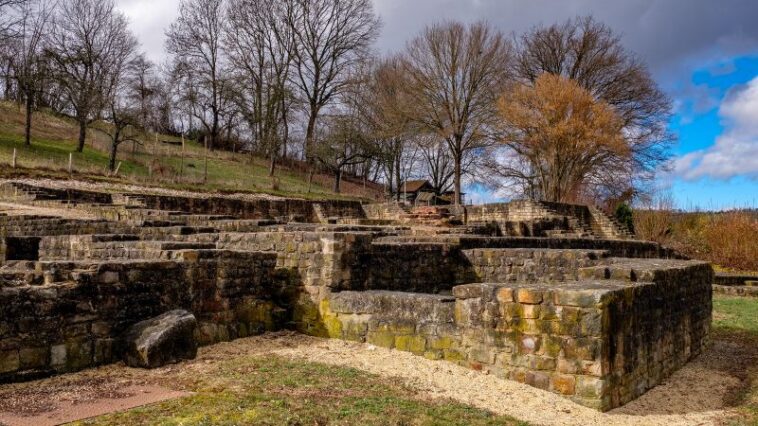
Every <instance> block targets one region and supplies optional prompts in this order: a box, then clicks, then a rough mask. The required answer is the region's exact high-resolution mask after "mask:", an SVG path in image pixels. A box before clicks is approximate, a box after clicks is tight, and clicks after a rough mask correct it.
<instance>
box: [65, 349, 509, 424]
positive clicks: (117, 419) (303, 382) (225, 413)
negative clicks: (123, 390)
mask: <svg viewBox="0 0 758 426" xmlns="http://www.w3.org/2000/svg"><path fill="white" fill-rule="evenodd" d="M186 380H190V381H191V383H190V384H189V386H188V387H189V389H190V390H192V391H194V392H196V394H195V395H194V396H190V397H187V398H182V399H177V400H172V401H167V402H164V403H160V404H156V405H151V406H147V407H143V408H137V409H133V410H130V411H127V412H124V413H116V414H110V415H106V416H102V417H99V418H96V419H93V420H89V421H84V422H81V423H79V424H83V425H127V424H128V425H153V424H161V425H246V424H263V425H326V424H330V425H359V424H365V425H521V424H524V423H521V422H518V421H516V420H514V419H512V418H509V417H503V416H496V415H494V414H491V413H489V412H487V411H484V410H480V409H476V408H472V407H469V406H466V405H462V404H459V403H456V402H450V401H442V400H431V401H430V400H423V399H419V398H418V397H417V396H415V395H414V392H413V391H412V390H410V389H408V388H406V387H404V386H403V385H400V384H398V383H396V380H391V379H386V378H380V377H378V376H374V375H371V374H368V373H366V372H363V371H360V370H356V369H353V368H344V367H334V366H327V365H323V364H319V363H312V362H305V361H290V360H286V359H283V358H279V357H276V356H267V357H265V358H264V357H255V356H252V357H240V358H235V359H233V360H230V361H223V362H220V363H219V364H218V367H217V368H216V369H215V371H214V372H213V373H212V374H204V375H200V376H196V377H191V378H190V377H187V378H186Z"/></svg>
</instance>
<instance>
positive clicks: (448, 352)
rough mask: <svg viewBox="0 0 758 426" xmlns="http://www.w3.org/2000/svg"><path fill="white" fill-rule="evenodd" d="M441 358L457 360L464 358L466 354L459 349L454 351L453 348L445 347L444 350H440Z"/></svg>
mask: <svg viewBox="0 0 758 426" xmlns="http://www.w3.org/2000/svg"><path fill="white" fill-rule="evenodd" d="M442 358H443V359H444V360H445V361H453V362H457V361H463V360H465V359H466V356H465V355H464V354H463V353H462V352H460V351H456V350H453V349H445V350H444V351H442Z"/></svg>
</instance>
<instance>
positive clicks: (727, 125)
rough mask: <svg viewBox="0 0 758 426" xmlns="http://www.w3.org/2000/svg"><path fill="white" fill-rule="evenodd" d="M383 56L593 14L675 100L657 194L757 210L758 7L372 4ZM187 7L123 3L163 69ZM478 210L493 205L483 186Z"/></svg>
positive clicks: (579, 1) (163, 1)
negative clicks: (455, 32) (168, 39)
mask: <svg viewBox="0 0 758 426" xmlns="http://www.w3.org/2000/svg"><path fill="white" fill-rule="evenodd" d="M373 1H374V7H375V11H376V13H377V14H378V15H379V16H380V18H381V20H382V24H383V26H382V32H381V36H380V37H379V39H378V40H377V44H376V49H377V51H379V52H392V51H397V50H400V49H402V48H403V47H404V46H405V43H406V41H407V40H408V39H410V38H411V37H413V36H414V35H415V34H417V33H418V32H419V31H420V30H421V29H422V28H423V27H424V26H426V25H428V24H432V23H435V22H438V21H443V20H459V21H464V22H471V21H477V20H485V21H487V22H489V23H490V24H492V25H494V26H496V27H498V28H499V29H500V30H501V31H503V32H505V33H507V34H519V33H522V32H524V31H525V30H528V29H529V28H531V27H533V26H535V25H542V24H545V25H549V24H552V23H554V22H562V21H565V20H566V19H569V18H573V17H576V16H584V15H588V14H592V15H594V16H595V18H596V19H597V20H599V21H602V22H604V23H606V24H607V25H609V26H610V27H611V28H612V29H613V30H614V31H615V32H616V33H617V34H619V35H620V36H621V38H622V43H623V44H624V46H625V47H626V48H627V49H628V50H629V51H631V52H633V53H634V54H636V55H637V56H638V57H639V58H641V59H642V60H643V61H645V62H646V63H647V64H648V67H649V68H650V71H651V73H652V74H653V76H654V78H655V79H656V81H657V82H658V84H659V85H660V87H661V88H662V89H663V90H664V91H665V92H666V93H667V94H668V95H669V96H670V97H671V99H672V101H673V105H674V111H673V112H674V115H673V117H672V119H671V122H670V129H671V131H672V132H673V133H674V134H675V135H676V136H677V143H676V145H675V147H674V148H673V150H672V153H673V155H674V158H673V162H672V168H671V171H670V172H668V173H665V174H661V176H660V177H659V178H658V186H660V187H661V188H662V190H663V191H670V192H671V193H672V195H673V196H674V198H675V200H676V202H677V204H678V206H679V207H681V208H687V209H694V208H701V209H710V210H715V209H723V208H731V207H753V208H758V25H756V22H758V1H756V0H623V1H621V0H617V1H609V0H373ZM178 3H179V0H116V4H117V6H118V7H119V9H121V10H122V11H123V12H124V13H125V14H126V15H127V16H128V17H129V19H130V25H131V28H132V30H133V31H134V32H135V34H137V36H138V37H139V39H140V41H141V43H142V48H143V49H144V50H145V51H146V52H147V54H148V56H149V57H150V58H152V59H153V60H155V61H157V62H162V61H163V57H164V56H163V43H164V40H165V36H164V32H165V29H166V28H167V27H168V25H169V24H170V23H171V22H172V21H173V20H174V19H175V18H176V14H177V5H178ZM469 195H470V196H471V198H472V199H473V201H475V202H482V201H495V200H497V198H498V197H497V195H494V194H492V193H490V192H488V191H486V190H484V189H483V188H481V187H476V188H469Z"/></svg>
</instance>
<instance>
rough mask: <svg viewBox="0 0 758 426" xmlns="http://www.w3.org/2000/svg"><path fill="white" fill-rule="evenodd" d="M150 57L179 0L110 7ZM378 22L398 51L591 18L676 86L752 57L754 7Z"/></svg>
mask: <svg viewBox="0 0 758 426" xmlns="http://www.w3.org/2000/svg"><path fill="white" fill-rule="evenodd" d="M116 2H117V4H118V6H119V7H120V8H121V9H122V10H124V11H125V12H126V13H127V15H128V16H129V17H130V19H131V22H132V27H133V28H134V30H135V32H136V33H137V34H138V35H139V37H140V39H141V41H142V44H143V46H144V48H145V50H147V52H148V53H149V54H150V56H151V57H152V58H153V59H155V60H159V59H160V57H161V56H162V49H163V40H164V36H163V33H164V30H165V28H166V27H167V26H168V25H169V23H170V22H171V21H172V20H173V19H174V18H175V16H176V7H177V5H178V3H179V0H117V1H116ZM374 4H375V6H376V11H377V13H378V14H379V15H380V16H381V17H382V20H383V22H384V26H383V31H382V35H381V37H380V39H379V41H378V44H377V48H378V49H379V50H380V51H382V52H388V51H393V50H399V49H402V48H403V46H404V45H405V42H406V41H407V40H408V39H409V38H410V37H412V36H414V35H415V34H417V33H418V32H419V31H420V30H421V29H422V28H423V27H424V26H425V25H428V24H431V23H434V22H437V21H442V20H461V21H467V22H469V21H475V20H480V19H484V20H487V21H489V22H490V23H492V24H493V25H496V26H497V27H498V28H500V29H501V30H502V31H504V32H506V33H521V32H523V31H525V30H527V29H529V28H531V27H533V26H534V25H539V24H552V23H554V22H561V21H564V20H566V19H569V18H573V17H576V16H583V15H588V14H592V15H594V16H595V17H596V18H597V19H598V20H600V21H603V22H605V23H606V24H608V25H609V26H610V27H611V28H613V29H614V30H615V31H616V32H617V33H619V34H620V35H622V36H623V42H624V45H625V46H626V47H627V48H628V49H630V50H631V51H634V52H635V53H637V54H638V55H639V56H640V57H641V58H642V59H644V60H645V61H646V62H647V63H648V64H649V66H650V69H651V71H652V72H653V73H654V75H655V76H656V77H657V78H658V80H659V81H660V82H661V84H663V85H664V86H667V87H669V88H672V87H675V86H676V85H677V83H678V82H679V81H680V80H681V79H682V78H687V79H688V78H689V76H690V73H691V72H692V70H694V69H698V68H702V67H704V66H713V65H715V64H718V63H722V62H725V61H728V60H729V59H730V58H731V57H733V56H736V55H741V54H751V53H752V54H758V25H756V22H758V1H757V0H374Z"/></svg>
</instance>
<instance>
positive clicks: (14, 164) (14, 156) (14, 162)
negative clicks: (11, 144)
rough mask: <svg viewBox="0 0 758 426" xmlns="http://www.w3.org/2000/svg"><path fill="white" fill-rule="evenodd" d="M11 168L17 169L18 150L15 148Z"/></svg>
mask: <svg viewBox="0 0 758 426" xmlns="http://www.w3.org/2000/svg"><path fill="white" fill-rule="evenodd" d="M11 167H13V168H14V169H15V168H16V148H13V160H11Z"/></svg>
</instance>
